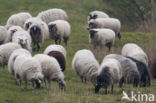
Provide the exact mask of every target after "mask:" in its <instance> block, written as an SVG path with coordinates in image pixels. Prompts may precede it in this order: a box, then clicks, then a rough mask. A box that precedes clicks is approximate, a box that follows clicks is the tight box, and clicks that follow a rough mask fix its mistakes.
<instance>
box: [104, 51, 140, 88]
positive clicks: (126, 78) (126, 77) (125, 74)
mask: <svg viewBox="0 0 156 103" xmlns="http://www.w3.org/2000/svg"><path fill="white" fill-rule="evenodd" d="M106 58H114V59H116V60H118V61H119V62H120V65H121V73H122V78H121V79H120V82H119V86H120V87H122V85H123V83H132V84H133V86H134V87H137V86H138V85H139V81H140V74H139V71H138V69H137V66H136V64H135V63H134V62H133V61H131V60H130V59H128V58H126V57H124V56H122V55H118V54H109V55H107V56H105V59H106Z"/></svg>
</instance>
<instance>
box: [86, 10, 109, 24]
mask: <svg viewBox="0 0 156 103" xmlns="http://www.w3.org/2000/svg"><path fill="white" fill-rule="evenodd" d="M96 18H109V16H108V15H107V14H106V13H104V12H103V11H98V10H95V11H92V12H90V13H89V15H88V21H89V20H91V19H96Z"/></svg>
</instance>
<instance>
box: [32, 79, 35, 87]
mask: <svg viewBox="0 0 156 103" xmlns="http://www.w3.org/2000/svg"><path fill="white" fill-rule="evenodd" d="M32 87H33V89H34V88H35V85H34V81H32Z"/></svg>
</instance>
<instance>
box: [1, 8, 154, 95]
mask: <svg viewBox="0 0 156 103" xmlns="http://www.w3.org/2000/svg"><path fill="white" fill-rule="evenodd" d="M69 18H70V16H68V15H67V12H66V11H65V10H63V9H59V8H53V9H48V10H44V11H41V12H40V13H38V15H37V16H34V17H33V16H32V15H31V14H30V13H28V12H20V13H16V14H12V15H11V16H10V17H9V18H8V21H7V22H6V25H5V26H0V66H1V68H2V71H1V72H3V70H4V67H5V66H6V65H8V71H9V73H10V75H12V76H13V77H14V80H15V83H16V85H18V86H21V83H22V81H24V84H25V87H24V89H27V88H28V86H27V85H28V83H29V82H31V83H32V87H33V88H34V89H37V88H41V87H43V83H44V84H45V87H46V88H47V89H50V88H51V81H54V82H57V83H58V86H59V88H60V89H61V90H63V91H65V90H66V88H68V84H67V83H66V79H65V78H66V75H65V74H64V72H65V71H66V69H68V68H67V67H68V66H67V64H66V63H67V60H68V57H67V55H68V52H67V51H66V48H67V47H68V48H70V42H69V41H70V35H72V27H71V25H70V22H69V20H70V19H69ZM86 20H87V21H86V22H87V28H84V29H85V30H86V29H87V30H88V37H89V38H88V43H89V44H91V45H92V46H93V47H92V46H91V48H90V49H88V48H84V49H80V50H78V51H77V52H76V53H75V55H74V56H73V60H72V61H71V62H72V63H71V65H70V66H72V68H73V71H74V72H75V75H77V78H78V77H79V78H80V79H81V80H82V83H84V84H86V82H91V83H92V85H93V88H94V91H93V92H95V93H98V92H99V91H100V88H104V89H105V94H107V93H109V92H108V91H109V90H111V93H112V94H113V93H114V91H115V90H114V86H115V84H119V88H124V84H131V85H132V86H133V87H135V88H137V87H149V86H150V85H151V77H150V70H149V68H150V67H149V57H148V55H147V54H146V52H145V51H144V50H143V49H142V48H141V47H140V46H139V45H137V44H135V43H127V44H124V46H123V48H122V50H121V53H120V54H115V53H112V49H113V47H114V44H115V39H116V37H118V38H119V40H120V43H122V35H121V23H120V20H119V19H117V18H114V17H110V16H109V15H108V14H106V13H105V12H103V11H98V10H95V11H91V12H90V13H89V14H88V17H87V16H86ZM47 39H49V40H51V41H52V40H54V42H55V44H50V45H48V46H47V47H46V49H45V50H44V52H43V53H41V52H40V53H39V51H41V49H42V48H43V47H42V46H43V44H44V41H45V40H47ZM71 39H72V38H71ZM61 40H63V42H64V43H62V42H61ZM62 44H65V46H64V47H63V45H62ZM119 45H120V44H119ZM105 46H106V47H107V48H108V49H109V52H108V54H107V55H106V56H105V57H103V60H102V62H99V61H100V60H98V59H97V58H96V56H95V54H94V52H93V51H94V50H96V49H97V47H100V48H101V47H105ZM101 50H102V49H101ZM33 52H35V53H37V54H35V55H32V53H33ZM69 55H70V54H69ZM153 68H155V70H154V69H153ZM154 71H155V72H156V66H154V65H153V67H152V72H154ZM86 85H87V84H86Z"/></svg>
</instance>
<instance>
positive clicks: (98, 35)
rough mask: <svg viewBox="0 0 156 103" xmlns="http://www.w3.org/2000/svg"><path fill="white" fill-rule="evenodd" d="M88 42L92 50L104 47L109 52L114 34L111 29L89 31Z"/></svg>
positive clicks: (113, 40)
mask: <svg viewBox="0 0 156 103" xmlns="http://www.w3.org/2000/svg"><path fill="white" fill-rule="evenodd" d="M89 42H90V43H91V44H93V46H94V48H96V46H98V45H99V46H102V45H105V46H106V47H107V48H108V49H109V51H110V49H111V47H112V45H113V44H114V42H115V33H114V31H112V30H111V29H91V30H90V38H89Z"/></svg>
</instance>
